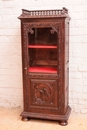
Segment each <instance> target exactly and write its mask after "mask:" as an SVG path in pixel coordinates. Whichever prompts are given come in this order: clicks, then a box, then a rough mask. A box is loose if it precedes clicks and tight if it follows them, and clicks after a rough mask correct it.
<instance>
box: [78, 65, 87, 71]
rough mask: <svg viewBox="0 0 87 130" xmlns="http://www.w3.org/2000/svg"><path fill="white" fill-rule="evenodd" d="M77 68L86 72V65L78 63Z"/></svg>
mask: <svg viewBox="0 0 87 130" xmlns="http://www.w3.org/2000/svg"><path fill="white" fill-rule="evenodd" d="M78 70H79V71H82V72H84V71H85V72H87V65H79V66H78Z"/></svg>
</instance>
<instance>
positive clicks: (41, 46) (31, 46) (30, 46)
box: [28, 45, 57, 48]
mask: <svg viewBox="0 0 87 130" xmlns="http://www.w3.org/2000/svg"><path fill="white" fill-rule="evenodd" d="M28 48H57V46H43V45H29V46H28Z"/></svg>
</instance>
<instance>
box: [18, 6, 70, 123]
mask: <svg viewBox="0 0 87 130" xmlns="http://www.w3.org/2000/svg"><path fill="white" fill-rule="evenodd" d="M19 19H20V20H21V41H22V68H23V98H24V111H23V112H22V113H21V116H22V120H23V121H27V120H29V119H30V118H40V119H49V120H58V121H59V124H60V125H67V120H68V118H69V115H70V112H71V108H70V107H69V105H68V98H69V96H68V93H69V88H68V87H69V21H70V17H69V15H68V10H67V9H66V8H63V9H61V10H36V11H35V10H33V11H28V10H25V9H22V14H21V15H20V16H19Z"/></svg>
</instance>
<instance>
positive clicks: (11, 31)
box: [3, 29, 20, 36]
mask: <svg viewBox="0 0 87 130" xmlns="http://www.w3.org/2000/svg"><path fill="white" fill-rule="evenodd" d="M3 31H4V32H3V33H4V35H6V36H8V35H10V36H11V35H12V36H15V35H19V34H20V30H19V29H3Z"/></svg>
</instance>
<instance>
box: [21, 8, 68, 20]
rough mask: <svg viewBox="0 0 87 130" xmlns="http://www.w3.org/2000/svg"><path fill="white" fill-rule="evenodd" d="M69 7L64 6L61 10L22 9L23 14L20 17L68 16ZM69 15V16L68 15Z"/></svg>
mask: <svg viewBox="0 0 87 130" xmlns="http://www.w3.org/2000/svg"><path fill="white" fill-rule="evenodd" d="M67 16H68V9H66V8H63V9H60V10H30V11H29V10H25V9H22V14H21V16H20V17H19V19H22V18H44V17H47V18H48V17H51V18H52V17H67ZM68 17H69V16H68Z"/></svg>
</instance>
